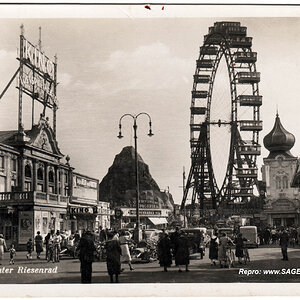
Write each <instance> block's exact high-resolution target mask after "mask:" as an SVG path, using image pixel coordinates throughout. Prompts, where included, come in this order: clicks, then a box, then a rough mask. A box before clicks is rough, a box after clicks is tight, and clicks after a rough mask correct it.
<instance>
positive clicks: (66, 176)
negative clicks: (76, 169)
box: [65, 173, 68, 183]
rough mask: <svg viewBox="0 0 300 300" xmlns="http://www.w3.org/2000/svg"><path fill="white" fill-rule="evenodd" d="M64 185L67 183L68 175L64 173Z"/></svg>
mask: <svg viewBox="0 0 300 300" xmlns="http://www.w3.org/2000/svg"><path fill="white" fill-rule="evenodd" d="M65 183H68V173H65Z"/></svg>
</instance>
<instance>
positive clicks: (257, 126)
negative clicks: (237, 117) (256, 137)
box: [240, 120, 262, 131]
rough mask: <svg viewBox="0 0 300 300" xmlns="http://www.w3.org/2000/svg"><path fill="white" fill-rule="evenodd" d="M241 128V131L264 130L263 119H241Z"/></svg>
mask: <svg viewBox="0 0 300 300" xmlns="http://www.w3.org/2000/svg"><path fill="white" fill-rule="evenodd" d="M240 130H241V131H254V130H256V131H261V130H262V121H255V120H243V121H240Z"/></svg>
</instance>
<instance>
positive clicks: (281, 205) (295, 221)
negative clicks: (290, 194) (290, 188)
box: [265, 199, 300, 227]
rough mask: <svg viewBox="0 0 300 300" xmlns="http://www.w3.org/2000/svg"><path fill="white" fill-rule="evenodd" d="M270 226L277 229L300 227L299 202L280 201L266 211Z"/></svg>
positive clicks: (272, 204) (270, 205)
mask: <svg viewBox="0 0 300 300" xmlns="http://www.w3.org/2000/svg"><path fill="white" fill-rule="evenodd" d="M265 214H266V215H267V219H268V224H269V225H271V226H276V227H281V226H283V227H290V226H298V225H299V224H300V222H299V220H300V208H299V201H298V200H287V199H279V200H276V201H274V202H273V203H271V204H269V205H268V207H267V208H266V209H265Z"/></svg>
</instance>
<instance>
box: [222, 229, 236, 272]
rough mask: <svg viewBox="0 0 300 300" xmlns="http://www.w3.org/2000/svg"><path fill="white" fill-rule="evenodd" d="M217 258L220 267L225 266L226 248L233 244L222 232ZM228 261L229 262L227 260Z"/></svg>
mask: <svg viewBox="0 0 300 300" xmlns="http://www.w3.org/2000/svg"><path fill="white" fill-rule="evenodd" d="M219 242H220V243H219V249H218V259H219V262H220V268H224V267H226V262H227V248H228V246H229V245H231V244H234V243H233V241H232V240H231V239H230V238H229V237H228V236H227V234H226V233H225V232H224V233H223V234H222V236H221V237H220V239H219ZM229 263H230V262H229Z"/></svg>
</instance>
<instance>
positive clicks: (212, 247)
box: [209, 235, 219, 266]
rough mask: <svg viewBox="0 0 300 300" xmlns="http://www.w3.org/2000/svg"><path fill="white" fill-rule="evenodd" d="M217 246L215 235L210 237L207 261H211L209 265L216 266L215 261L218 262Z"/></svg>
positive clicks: (217, 241)
mask: <svg viewBox="0 0 300 300" xmlns="http://www.w3.org/2000/svg"><path fill="white" fill-rule="evenodd" d="M218 246H219V239H218V237H217V236H216V235H212V237H211V239H210V243H209V259H210V261H211V265H214V266H215V265H216V261H217V260H218Z"/></svg>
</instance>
